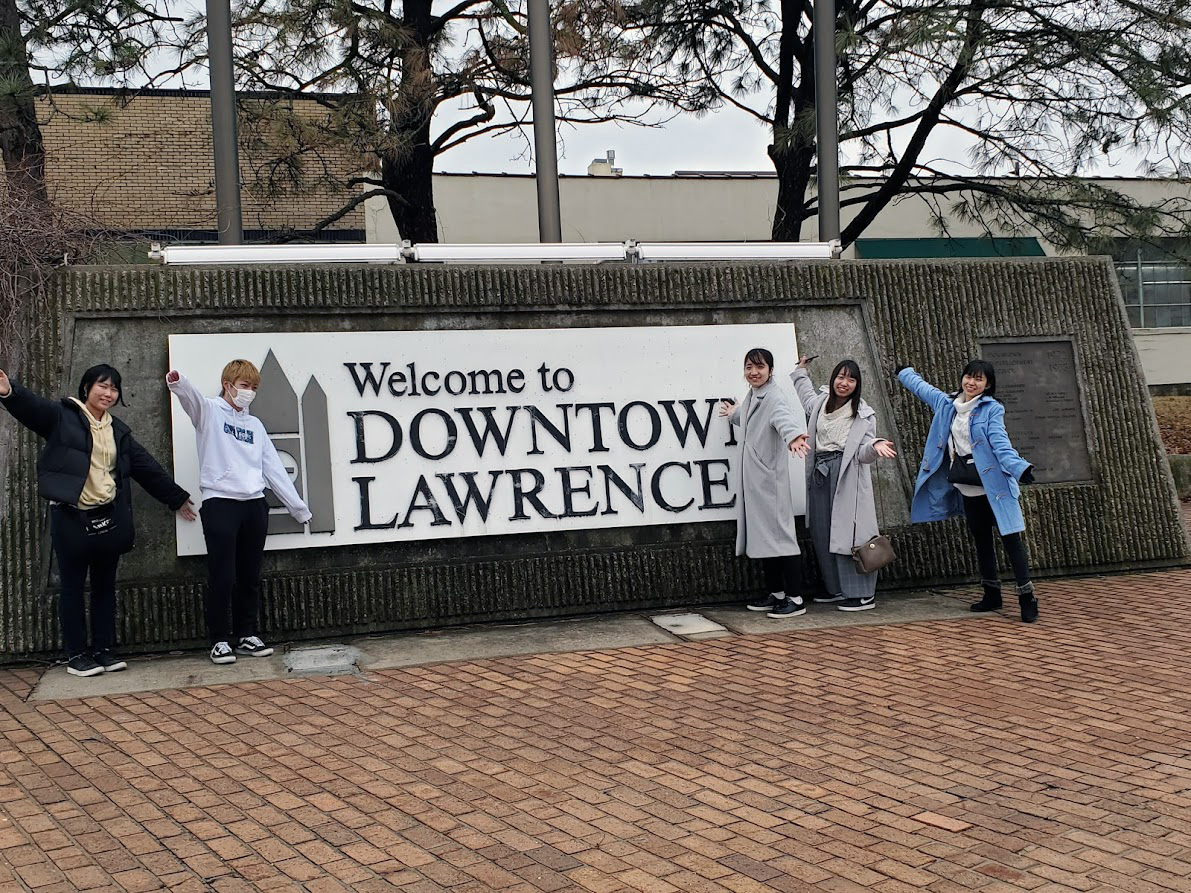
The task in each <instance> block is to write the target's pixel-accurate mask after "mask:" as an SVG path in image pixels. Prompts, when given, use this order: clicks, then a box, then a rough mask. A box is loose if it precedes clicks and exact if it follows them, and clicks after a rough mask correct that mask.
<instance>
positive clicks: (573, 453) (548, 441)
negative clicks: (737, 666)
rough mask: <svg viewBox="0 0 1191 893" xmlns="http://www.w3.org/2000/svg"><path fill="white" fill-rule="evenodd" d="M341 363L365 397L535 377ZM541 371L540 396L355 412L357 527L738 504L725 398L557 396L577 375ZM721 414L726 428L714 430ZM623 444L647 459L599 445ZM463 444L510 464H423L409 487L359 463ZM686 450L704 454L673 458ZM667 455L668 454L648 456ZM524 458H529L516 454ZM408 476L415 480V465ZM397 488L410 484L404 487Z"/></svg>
mask: <svg viewBox="0 0 1191 893" xmlns="http://www.w3.org/2000/svg"><path fill="white" fill-rule="evenodd" d="M344 365H345V366H347V368H348V369H349V371H350V372H351V374H352V378H353V381H354V384H355V385H356V389H357V390H358V391H359V394H360V396H361V397H366V396H372V397H381V396H393V397H405V396H410V397H413V396H431V397H433V396H436V394H437V390H436V388H438V387H439V386H440V382H442V383H443V385H442V386H445V381H446V380H448V379H449V378H450V377H451V376H458V377H459V380H458V382H452V383H453V384H456V385H457V387H456V388H452V389H451V395H452V396H460V395H461V394H466V395H467V396H480V395H485V396H488V395H497V396H505V395H509V394H510V393H511V394H513V395H517V394H520V393H521V392H522V391H523V390H524V389H525V386H526V384H527V382H526V381H525V379H526V376H525V375H524V374H523V373H521V372H520V370H512V371H510V372H509V373H508V374H507V375H501V374H500V373H498V372H491V373H476V372H472V373H467V374H465V373H461V372H451V373H447V375H446V376H443V378H442V379H439V377H438V375H437V374H436V373H426V374H424V375H418V373H417V370H416V369H415V367H414V366H413V364H409V365H408V366H406V367H403V370H402V371H397V372H393V373H388V369H387V367H388V366H389V364H388V363H384V364H380V367H379V369H378V370H374V369H373V368H372V364H368V363H360V364H353V363H345V364H344ZM357 365H358V366H359V367H360V370H359V371H357V369H356V368H355V367H356V366H357ZM536 371H537V373H538V376H540V381H539V382H533V379H532V378H531V379H530V382H532V383H533V384H540V386H541V389H542V390H543V391H544V392H547V393H549V394H550V397H549V398H547V399H548V402H545V403H544V405H540V406H539V405H535V404H532V403H526V404H516V405H505V406H500V407H498V406H471V407H469V406H448V407H446V408H444V407H442V406H430V407H426V408H423V409H420V410H418V411H417V412H415V413H413V415H412V416H409V417H408V418H407V419H405V420H404V421H403V420H402V419H399V418H398V417H397V416H396V415H394V414H393V413H391V412H388V411H386V410H382V409H364V410H356V411H350V412H348V413H347V416H348V417H350V418H351V419H352V424H353V426H354V433H355V456H354V457H353V458H352V459H351V464H352V465H353V466H356V468H355V469H353V470H354V471H355V472H356V473H355V474H354V475H353V477H352V480H353V482H354V483H355V484H356V486H357V488H358V493H359V498H360V515H359V518H360V523H359V524H358V525H357V526H356V528H355V529H356V530H386V529H392V528H398V529H400V528H409V527H414V526H416V525H422V524H426V523H429V525H430V526H432V527H438V526H444V525H454V524H461V525H462V524H465V523H466V522H468V521H469V520H472V521H473V523H474V521H475V520H478V521H479V522H481V523H485V522H487V521H488V519H489V515H490V514H491V513H493V512H494V511H502V512H503V511H508V512H510V513H511V514H509V515H508V516H507V520H508V521H511V522H517V521H529V520H530V519H531V518H532V517H539V518H558V519H562V518H582V517H591V516H594V515H597V514H598V515H617V514H620V513H621V512H622V511H626V512H629V513H636V514H645V513H646V511H647V508H648V506H649V505H650V504H652V505H654V506H657V507H658V508H660V509H662V510H663V511H665V512H667V513H673V514H679V513H682V512H686V511H688V510H690V509H694V510H695V511H700V512H702V511H709V510H722V509H728V508H731V507H732V506H734V505H735V502H736V496H735V495H734V494H732V493H731V492H730V484H729V469H730V462H729V460H728V459H727V458H722V457H714V452H716V451H719V450H720V449H722V448H730V447H732V446H734V445H735V443H736V440H735V432H734V431H733V429H732V426H731V425H728V424H727V423H726V422H720V421H719V419H718V418H717V410H718V407H719V403H720V398H702V399H678V400H658V401H656V402H646V401H643V400H633V401H630V402H627V403H623V404H617V403H613V402H593V403H579V402H554V401H556V400H558V398H559V397H560V396H562V395H563V394H565V393H566V392H567V391H569V390H571V388H572V387H573V385H574V376H573V374H572V373H571V372H570V371H569V370H567V369H565V368H560V369H558V370H555V371H551V370H550V369H548V368H547V367H546V366H545V365H543V366H542V367H541V368H540V369H538V370H536ZM432 376H433V378H432ZM479 376H484V378H480V377H479ZM527 396H528V395H527ZM715 422H719V425H720V427H719V428H717V429H716V431H715V433H714V436H713V428H712V426H713V423H715ZM721 429H722V430H721ZM721 436H722V437H723V438H724V439H723V440H722V441H721V440H720V438H721ZM709 438H710V439H711V444H710V446H709V443H708V441H709ZM721 443H722V447H721ZM625 448H627V449H628V450H630V451H632V452H631V453H630V455H637V454H640V457H641V459H642V460H643V461H639V462H622V463H620V464H619V465H618V466H617V467H613V466H612V465H609V464H607V462H600V461H599V460H600V458H601V454H608V453H617V454H619V455H622V456H623V454H624V452H625ZM459 451H466V452H467V454H468V455H471V454H473V453H474V455H475V456H476V457H479V458H481V459H484V458H485V457H487V460H488V461H487V462H485V464H489V465H490V464H491V461H492V459H494V458H495V457H496V456H499V457H500V458H501V462H500V464H501V466H502V467H500V468H488V469H485V470H478V471H469V470H456V471H449V472H441V473H430V474H419V475H418V477H417V480H416V482H414V483H413V484H412V489H411V490H406V486H407V484H406V483H405V482H404V481H403V483H402V485H401V486H400V487H399V488H394V487H392V486H389V485H387V484H376V483H375V482H376V480H377V478H376V477H375V476H369V475H367V474H362V473H361V472H365V470H366V468H367V467H368V466H370V465H380V464H381V463H386V462H389V461H390V460H393V459H396V458H398V457H402V456H404V457H406V458H408V459H409V460H410V461H414V462H416V463H417V464H418V465H420V466H422V467H425V464H426V463H427V462H440V461H443V460H445V459H447V458H448V457H453V460H452V461H453V464H454V462H457V461H458V452H459ZM411 453H412V454H413V455H412V456H411V455H410V454H411ZM683 453H686V454H687V455H690V454H692V453H693V454H695V455H696V456H697V458H696V457H694V456H692V457H691V458H686V457H685V456H684V457H683V458H675V457H676V456H682V454H683ZM708 453H712V454H713V457H708ZM651 454H652V455H651ZM663 455H664V457H665V458H669V459H670V461H658V460H657V459H655V460H654V461H653V462H650V461H649V460H650V459H651V458H654V456H657V457H658V458H659V459H660V458H663ZM414 456H416V457H417V459H414ZM519 456H523V457H524V459H523V460H522V461H517V458H516V457H519ZM533 457H542V458H540V459H537V460H535V459H534V458H533ZM579 457H582V459H580V458H579ZM607 458H608V459H611V457H607ZM575 459H579V461H575ZM403 477H404V476H403ZM406 480H412V475H410V476H409V477H408V478H407V479H406ZM395 489H397V490H399V491H403V492H400V495H397V494H395V493H394V492H393V491H394V490H395ZM394 496H396V498H395V499H394ZM469 516H470V517H469ZM493 520H496V518H493ZM501 520H502V521H503V520H504V519H503V518H502V519H501Z"/></svg>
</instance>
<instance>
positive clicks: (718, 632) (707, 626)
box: [649, 614, 730, 639]
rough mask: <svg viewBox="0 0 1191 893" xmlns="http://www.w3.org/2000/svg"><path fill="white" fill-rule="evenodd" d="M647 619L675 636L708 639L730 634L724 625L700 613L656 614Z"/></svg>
mask: <svg viewBox="0 0 1191 893" xmlns="http://www.w3.org/2000/svg"><path fill="white" fill-rule="evenodd" d="M649 619H650V620H651V621H652V622H654V623H656V624H657V625H658V626H660V627H661V628H662V629H664V630H666V631H667V632H672V633H674V635H676V636H688V637H697V638H709V639H710V638H719V637H720V636H727V635H730V633H729V632H728V630H727V629H726V628H725V627H723V626H720V625H719V624H718V623H716V622H715V621H714V620H708V619H707V618H706V617H704V616H703V615H702V614H657V615H655V616H653V617H650V618H649Z"/></svg>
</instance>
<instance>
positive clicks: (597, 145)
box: [435, 109, 773, 175]
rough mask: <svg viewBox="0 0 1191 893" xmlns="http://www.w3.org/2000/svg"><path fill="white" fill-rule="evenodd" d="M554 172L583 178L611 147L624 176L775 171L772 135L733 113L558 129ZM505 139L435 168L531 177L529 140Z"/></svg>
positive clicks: (478, 142)
mask: <svg viewBox="0 0 1191 893" xmlns="http://www.w3.org/2000/svg"><path fill="white" fill-rule="evenodd" d="M559 137H560V143H559V155H560V157H559V159H558V170H559V173H562V174H585V173H587V165H588V164H590V163H591V160H592V159H593V158H603V157H604V155H605V153H606V152H607V151H608V150H609V149H612V150H614V151H615V152H616V166H617V167H619V168H623V169H624V172H625V174H628V175H639V174H672V173H674V172H675V171H677V170H733V171H768V172H772V171H773V165H772V164H771V163H770V161H769V156H768V155H767V154H766V151H765V149H766V146H768V145H769V140H770V136H769V133H768V131H767V130H766V128H764V127H763V126H761V125H760V124H758V123H757V122H756V120H755V119H754V118H752V117H750V116H748V115H746V114H744V113H743V112H740V111H738V110H736V109H725V110H724V111H721V112H717V113H715V114H712V115H705V116H703V117H701V118H696V117H695V116H694V115H681V116H679V117H677V118H674V119H672V120H670V121H669V122H668V123H666V124H665V126H664V127H636V126H633V125H629V124H595V125H588V126H583V127H567V126H563V127H561V128H560V129H559ZM532 139H533V134H532V131H531V130H530V129H529V128H526V130H525V136H524V137H518V136H513V135H506V136H500V137H492V138H489V137H478V138H476V139H474V140H471V141H470V142H467V143H464V144H463V145H462V146H458V147H457V148H454V149H452V150H451V151H449V152H447V153H446V154H445V155H442V156H440V157H439V158H438V160H437V161H436V162H435V170H438V171H451V172H471V171H479V172H482V173H495V172H505V173H514V174H531V173H533V170H534V167H533V161H532V156H531V153H530V152H529V151H528V149H527V146H528V145H529V143H528V142H527V140H528V141H532Z"/></svg>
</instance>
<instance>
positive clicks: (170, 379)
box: [165, 369, 182, 384]
mask: <svg viewBox="0 0 1191 893" xmlns="http://www.w3.org/2000/svg"><path fill="white" fill-rule="evenodd" d="M181 377H182V374H181V373H180V372H179V371H178V370H177V369H171V370H170V371H169V372H167V373H166V374H165V380H166V383H167V384H177V382H178V379H180V378H181Z"/></svg>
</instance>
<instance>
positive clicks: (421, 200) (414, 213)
mask: <svg viewBox="0 0 1191 893" xmlns="http://www.w3.org/2000/svg"><path fill="white" fill-rule="evenodd" d="M432 3H433V0H406V2H405V3H404V4H403V6H402V19H403V21H404V23H405V27H406V29H407V33H406V34H405V35H404V37H403V44H404V45H403V48H402V51H401V81H400V84H399V85H398V88H397V97H396V101H395V103H394V114H393V120H392V122H391V123H390V127H391V128H392V131H393V132H394V133H395V134H399V135H400V137H401V138H400V139H399V140H398V141H397V142H398V145H399V148H398V149H397V150H396V151H392V150H390V151H388V152H386V153H385V155H384V157H383V158H382V159H381V174H380V178H381V182H382V183H383V184H384V187H385V189H387V190H389V193H390V194H389V210H390V211H392V213H393V221H394V222H395V223H396V224H397V231H398V232H399V233H400V234H401V238H403V239H408V240H409V241H411V242H437V241H438V215H437V214H436V212H435V210H434V146H433V144H432V143H431V140H430V121H431V119H432V118H433V117H434V110H435V108H436V107H437V105H438V103H437V93H438V81H437V77H436V75H435V72H434V65H433V63H432V61H431V52H430V45H431V43H432V42H433V40H434V38H435V36H436V34H438V33H439V29H440V28H441V23H439V22H436V20H435V18H434V16H433V15H432V14H431V6H432Z"/></svg>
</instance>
